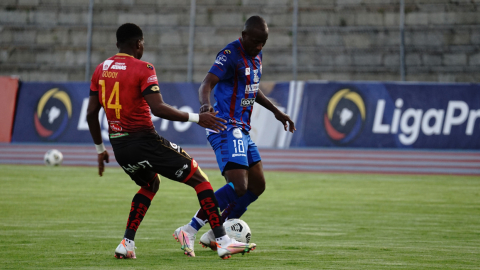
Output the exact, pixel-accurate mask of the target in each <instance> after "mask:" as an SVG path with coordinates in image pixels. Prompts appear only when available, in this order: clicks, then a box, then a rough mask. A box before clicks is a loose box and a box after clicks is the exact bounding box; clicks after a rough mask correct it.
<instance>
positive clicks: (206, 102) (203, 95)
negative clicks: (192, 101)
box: [198, 73, 220, 113]
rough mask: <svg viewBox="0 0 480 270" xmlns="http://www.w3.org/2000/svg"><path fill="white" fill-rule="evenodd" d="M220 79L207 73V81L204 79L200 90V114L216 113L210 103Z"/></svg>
mask: <svg viewBox="0 0 480 270" xmlns="http://www.w3.org/2000/svg"><path fill="white" fill-rule="evenodd" d="M219 81H220V79H219V78H218V77H217V75H214V74H212V73H207V76H205V79H203V82H202V84H201V85H200V88H198V97H199V99H200V113H203V112H214V110H213V107H212V104H211V103H210V93H211V92H212V90H213V88H214V87H215V85H217V83H218V82H219Z"/></svg>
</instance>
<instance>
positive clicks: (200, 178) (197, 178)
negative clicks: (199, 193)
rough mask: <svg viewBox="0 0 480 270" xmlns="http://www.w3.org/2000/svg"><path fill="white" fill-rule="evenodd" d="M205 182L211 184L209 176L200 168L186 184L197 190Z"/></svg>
mask: <svg viewBox="0 0 480 270" xmlns="http://www.w3.org/2000/svg"><path fill="white" fill-rule="evenodd" d="M204 182H209V181H208V176H207V174H206V173H204V172H203V171H202V169H200V167H198V169H197V171H196V172H195V173H194V174H193V175H192V177H190V179H188V180H187V181H186V182H185V184H187V185H189V186H191V187H193V188H195V187H196V186H197V185H198V184H201V183H204Z"/></svg>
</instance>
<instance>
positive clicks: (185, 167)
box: [175, 164, 188, 178]
mask: <svg viewBox="0 0 480 270" xmlns="http://www.w3.org/2000/svg"><path fill="white" fill-rule="evenodd" d="M186 169H188V165H187V164H185V165H183V167H182V168H180V169H178V170H177V171H176V172H175V176H176V177H177V178H180V177H181V176H182V174H183V171H184V170H186Z"/></svg>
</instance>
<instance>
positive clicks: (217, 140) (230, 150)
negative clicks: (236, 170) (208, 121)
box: [207, 128, 261, 174]
mask: <svg viewBox="0 0 480 270" xmlns="http://www.w3.org/2000/svg"><path fill="white" fill-rule="evenodd" d="M207 139H208V141H209V142H210V145H211V146H212V148H213V151H215V156H216V157H217V163H218V168H219V169H220V171H221V172H222V174H223V173H224V172H223V170H224V169H225V165H226V164H227V163H228V162H233V163H236V164H239V165H241V166H245V168H247V169H248V168H249V167H251V166H252V165H254V164H256V163H257V162H259V161H260V160H261V158H260V153H259V152H258V148H257V146H256V145H255V143H254V142H253V141H252V139H251V138H250V134H249V133H248V132H247V131H244V130H242V129H240V128H232V129H230V130H228V131H227V130H224V131H222V132H220V133H210V135H208V137H207Z"/></svg>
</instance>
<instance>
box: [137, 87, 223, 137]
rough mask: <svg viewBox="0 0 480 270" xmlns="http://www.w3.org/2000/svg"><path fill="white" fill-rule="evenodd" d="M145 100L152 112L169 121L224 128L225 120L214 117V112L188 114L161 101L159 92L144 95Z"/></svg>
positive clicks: (216, 129) (214, 128)
mask: <svg viewBox="0 0 480 270" xmlns="http://www.w3.org/2000/svg"><path fill="white" fill-rule="evenodd" d="M144 98H145V100H146V101H147V103H148V105H149V106H150V109H151V110H152V114H153V115H155V116H157V117H160V118H163V119H167V120H171V121H180V122H187V121H190V122H195V123H198V124H199V125H200V126H202V127H204V128H209V129H212V130H215V131H221V130H224V129H225V128H226V126H225V125H223V124H222V123H226V121H225V120H223V119H221V118H218V117H216V116H215V115H216V114H217V113H215V112H205V113H201V114H190V113H187V112H184V111H180V110H178V109H175V108H174V107H172V106H170V105H168V104H167V103H165V102H164V101H163V98H162V95H161V94H160V93H152V94H148V95H145V96H144Z"/></svg>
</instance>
